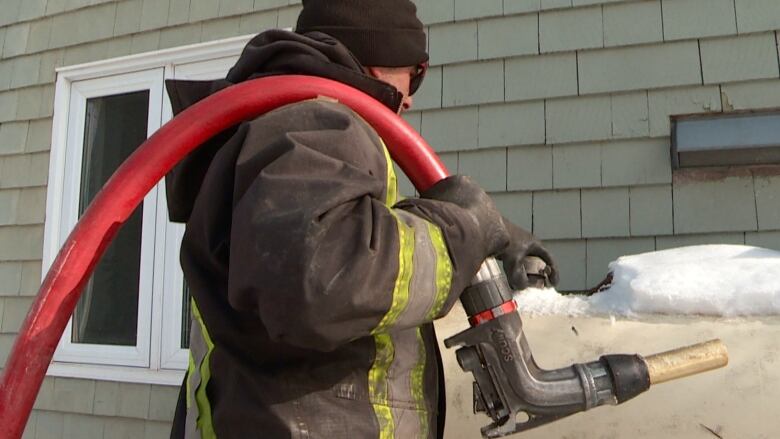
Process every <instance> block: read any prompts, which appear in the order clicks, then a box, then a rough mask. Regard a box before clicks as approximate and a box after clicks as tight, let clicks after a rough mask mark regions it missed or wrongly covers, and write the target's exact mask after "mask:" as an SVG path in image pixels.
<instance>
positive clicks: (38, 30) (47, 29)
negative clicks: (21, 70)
mask: <svg viewBox="0 0 780 439" xmlns="http://www.w3.org/2000/svg"><path fill="white" fill-rule="evenodd" d="M51 24H52V19H50V18H46V19H42V20H37V21H34V22H32V23H31V24H30V35H29V36H28V37H27V50H26V52H27V53H33V52H42V51H44V50H46V49H48V48H49V41H50V39H51Z"/></svg>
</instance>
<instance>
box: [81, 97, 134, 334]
mask: <svg viewBox="0 0 780 439" xmlns="http://www.w3.org/2000/svg"><path fill="white" fill-rule="evenodd" d="M148 117H149V92H148V91H140V92H134V93H126V94H121V95H114V96H104V97H99V98H91V99H88V100H87V109H86V123H85V128H84V154H83V159H82V166H81V194H80V199H79V214H82V213H84V211H85V210H86V208H87V206H88V205H89V203H90V202H91V201H92V199H93V198H94V197H95V195H97V193H98V192H99V191H100V189H101V188H102V187H103V185H104V184H105V183H106V181H107V180H108V178H109V177H110V176H111V174H113V173H114V171H115V170H116V169H117V168H118V167H119V165H120V164H121V163H122V162H123V161H124V160H125V159H126V158H127V157H128V156H129V155H130V154H131V153H132V152H133V151H134V150H135V149H136V148H137V147H138V146H139V145H140V144H141V143H143V141H144V140H146V134H147V133H146V131H147V120H148ZM142 211H143V204H141V205H140V206H139V207H138V208H137V209H136V210H135V211H134V212H133V214H132V215H131V216H130V218H129V219H128V220H127V222H126V223H125V224H124V225H123V226H122V228H121V229H120V230H119V233H117V235H116V237H115V238H114V241H113V242H112V243H111V245H110V246H109V247H108V249H107V250H106V252H105V254H104V255H103V257H102V259H101V261H100V263H99V264H98V265H97V267H96V269H95V272H94V274H93V275H92V278H91V279H90V280H89V282H88V284H87V286H86V288H85V289H84V292H83V294H82V297H81V299H80V300H79V303H78V306H77V307H76V311H75V313H74V315H73V333H72V341H73V342H75V343H91V344H109V345H122V346H134V345H136V338H137V337H136V332H137V325H138V285H139V275H140V268H141V223H142Z"/></svg>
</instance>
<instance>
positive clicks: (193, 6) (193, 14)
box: [189, 0, 219, 22]
mask: <svg viewBox="0 0 780 439" xmlns="http://www.w3.org/2000/svg"><path fill="white" fill-rule="evenodd" d="M218 15H219V2H215V1H213V0H190V18H189V19H190V22H194V21H203V20H209V19H212V18H215V17H217V16H218Z"/></svg>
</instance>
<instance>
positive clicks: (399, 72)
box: [368, 66, 419, 113]
mask: <svg viewBox="0 0 780 439" xmlns="http://www.w3.org/2000/svg"><path fill="white" fill-rule="evenodd" d="M368 71H369V73H371V76H373V77H375V78H376V79H379V80H380V81H384V82H386V83H388V84H390V85H392V86H393V87H395V88H396V89H398V91H399V92H401V93H402V94H403V96H404V98H403V101H402V103H401V108H400V109H399V110H398V112H399V113H401V112H404V111H406V110H409V109H410V108H412V103H413V98H412V96H411V95H410V93H409V89H410V87H411V82H412V78H414V77H415V76H416V75H418V74H419V67H417V66H410V67H368Z"/></svg>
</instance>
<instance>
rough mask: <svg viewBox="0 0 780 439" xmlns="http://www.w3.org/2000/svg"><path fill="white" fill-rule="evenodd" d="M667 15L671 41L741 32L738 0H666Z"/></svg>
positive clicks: (665, 26)
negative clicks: (738, 21)
mask: <svg viewBox="0 0 780 439" xmlns="http://www.w3.org/2000/svg"><path fill="white" fill-rule="evenodd" d="M663 16H664V39H666V40H667V41H669V40H679V39H684V38H701V37H711V36H715V35H733V34H736V33H737V23H736V17H735V13H734V0H675V1H665V2H664V7H663Z"/></svg>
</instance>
